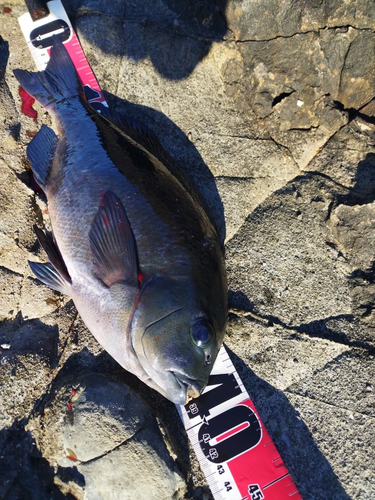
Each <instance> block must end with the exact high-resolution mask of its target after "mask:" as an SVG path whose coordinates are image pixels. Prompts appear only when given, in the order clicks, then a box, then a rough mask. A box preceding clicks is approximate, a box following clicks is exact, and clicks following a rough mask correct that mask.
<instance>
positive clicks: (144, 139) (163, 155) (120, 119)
mask: <svg viewBox="0 0 375 500" xmlns="http://www.w3.org/2000/svg"><path fill="white" fill-rule="evenodd" d="M100 115H101V116H103V117H104V118H105V119H106V120H107V121H109V122H110V123H111V124H112V125H114V126H115V127H117V128H118V129H120V130H121V131H123V132H125V134H126V135H127V136H129V137H130V138H131V139H133V140H134V141H135V142H137V143H138V144H139V145H140V146H143V147H144V148H145V149H147V151H149V153H151V154H152V155H153V156H155V157H156V158H157V159H158V160H159V161H160V162H161V163H163V165H165V167H166V168H167V169H168V170H169V171H170V173H171V174H172V175H173V176H174V177H176V179H177V180H178V181H179V182H180V183H181V184H182V186H183V187H184V188H185V189H186V191H187V192H188V193H189V194H190V195H191V196H192V197H193V198H194V200H195V201H196V202H197V203H199V204H200V205H201V207H202V208H203V209H204V210H205V212H206V213H207V215H208V217H209V218H210V220H211V222H212V224H213V225H214V226H215V227H216V229H217V224H216V221H215V218H214V216H213V214H212V212H211V210H210V208H209V207H208V206H207V204H206V202H205V201H204V199H203V197H202V195H201V193H200V191H199V189H198V188H197V186H195V184H194V183H193V182H192V181H191V179H190V178H189V177H188V175H187V174H186V173H185V172H184V170H183V169H182V168H181V167H179V166H178V165H177V164H176V162H175V161H174V160H173V159H172V158H171V157H170V156H169V154H168V153H167V152H166V151H165V149H164V148H163V146H162V145H161V144H160V142H159V139H158V138H157V137H156V135H155V134H153V133H152V132H151V131H150V130H149V129H148V128H147V127H146V126H145V125H144V124H141V123H140V122H138V121H137V120H135V119H131V118H129V117H127V116H124V115H120V114H119V113H117V112H116V111H112V110H109V109H108V108H105V109H103V110H101V112H100ZM217 231H218V229H217ZM218 234H219V231H218Z"/></svg>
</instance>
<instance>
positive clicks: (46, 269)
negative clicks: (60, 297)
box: [28, 261, 69, 295]
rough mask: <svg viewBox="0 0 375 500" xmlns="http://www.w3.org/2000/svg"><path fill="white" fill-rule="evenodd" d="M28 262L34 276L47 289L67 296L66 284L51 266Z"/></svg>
mask: <svg viewBox="0 0 375 500" xmlns="http://www.w3.org/2000/svg"><path fill="white" fill-rule="evenodd" d="M28 262H29V266H30V268H31V270H32V272H33V273H34V274H35V276H36V277H37V278H38V279H39V281H41V282H42V283H44V284H45V285H47V286H48V287H49V288H52V289H53V290H56V291H57V292H61V293H64V294H65V295H69V289H68V283H67V282H66V281H65V279H64V278H63V277H62V276H61V274H60V273H59V272H58V271H57V270H56V269H55V268H54V267H53V265H52V264H50V263H46V264H41V263H40V262H30V261H28Z"/></svg>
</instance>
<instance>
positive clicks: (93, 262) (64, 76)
mask: <svg viewBox="0 0 375 500" xmlns="http://www.w3.org/2000/svg"><path fill="white" fill-rule="evenodd" d="M14 74H15V76H16V78H17V80H18V82H19V83H20V85H21V86H22V87H23V88H24V89H25V90H26V92H27V93H28V94H29V95H31V96H32V97H33V98H35V99H36V100H37V101H38V102H39V103H40V104H41V105H42V106H43V107H44V108H45V109H46V110H47V111H48V112H49V114H50V115H51V117H52V119H53V124H54V125H53V128H50V127H47V126H46V125H44V124H43V125H42V126H41V128H40V130H39V131H38V133H37V134H36V136H35V137H34V138H33V140H32V141H31V142H30V143H29V144H28V146H27V150H26V154H27V157H28V159H29V161H30V163H31V167H32V170H33V174H34V177H35V180H36V181H37V183H38V184H39V185H40V187H41V188H42V190H43V191H44V193H45V196H46V198H47V204H48V213H49V217H50V222H51V227H52V232H51V233H50V232H47V231H45V230H43V229H41V228H39V227H37V226H35V232H36V235H37V237H38V240H39V242H40V244H41V246H42V247H43V248H44V250H45V252H46V254H47V257H48V262H45V263H41V262H29V265H30V267H31V270H32V271H33V273H34V274H35V275H36V277H37V278H38V279H39V280H40V281H41V282H43V283H44V284H45V285H47V286H49V287H50V288H52V289H54V290H56V291H58V292H61V293H63V294H66V295H68V296H70V297H71V298H72V299H73V302H74V304H75V307H76V309H77V311H78V313H79V314H80V316H81V318H82V320H83V321H84V323H85V324H86V326H87V327H88V329H89V330H90V331H91V333H92V334H93V335H94V337H95V338H96V340H97V341H98V342H99V344H101V346H102V347H103V348H104V349H105V350H106V351H107V352H108V353H109V354H110V355H111V356H112V357H113V358H114V359H115V360H116V361H117V362H118V363H119V364H120V365H121V366H122V367H123V368H124V369H126V370H127V371H129V372H131V373H133V374H134V375H136V376H137V377H138V378H139V379H140V380H142V381H143V382H144V383H145V384H147V385H148V386H149V387H151V388H153V389H155V390H156V391H158V392H159V393H160V394H162V395H163V396H165V397H166V398H167V399H169V400H170V401H172V402H173V403H175V404H179V405H183V404H186V403H187V401H188V400H189V399H190V398H196V397H198V396H199V395H200V394H201V393H202V391H203V390H204V388H205V387H206V385H207V382H208V378H209V375H210V372H211V370H212V367H213V364H214V362H215V359H216V357H217V355H218V352H219V349H220V347H221V345H222V343H223V339H224V334H225V329H226V324H227V316H228V305H227V278H226V272H225V259H224V252H223V245H222V243H221V239H220V233H219V230H218V227H217V224H216V223H215V219H214V217H212V215H211V213H210V210H209V209H208V208H207V206H206V204H205V202H204V201H203V198H202V196H201V195H200V193H199V190H198V188H197V187H196V186H195V185H194V184H193V183H192V181H191V180H190V179H189V178H188V176H187V175H186V173H185V172H184V171H183V169H182V168H181V167H179V166H178V165H177V164H176V163H175V162H174V161H173V160H172V159H171V157H170V156H169V155H168V154H167V153H166V151H165V150H164V148H163V147H162V146H161V144H160V141H159V140H158V139H157V138H156V136H155V135H154V134H153V133H152V132H150V131H149V130H148V128H147V126H145V125H141V124H140V123H139V122H138V121H136V120H134V119H133V118H132V119H130V118H128V117H126V116H122V115H120V114H118V113H117V112H116V111H113V110H109V109H108V108H107V109H101V112H100V113H99V112H97V111H95V110H94V109H93V108H92V107H91V106H90V105H89V104H88V103H87V101H86V100H85V97H84V93H83V90H82V87H81V85H80V83H79V80H78V77H77V73H76V70H75V68H74V65H73V63H72V61H71V59H70V56H69V54H68V52H67V50H66V48H65V47H64V45H63V43H62V42H61V41H60V40H59V38H58V37H56V36H55V37H54V38H53V46H52V48H51V52H50V60H49V62H48V65H47V66H46V69H45V70H44V71H41V72H29V71H26V70H23V69H17V70H14ZM54 129H55V130H56V133H55V131H54Z"/></svg>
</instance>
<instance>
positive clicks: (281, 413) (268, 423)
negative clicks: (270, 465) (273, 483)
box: [227, 348, 350, 500]
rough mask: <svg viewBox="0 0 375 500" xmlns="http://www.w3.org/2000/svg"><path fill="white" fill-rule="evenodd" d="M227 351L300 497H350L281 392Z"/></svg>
mask: <svg viewBox="0 0 375 500" xmlns="http://www.w3.org/2000/svg"><path fill="white" fill-rule="evenodd" d="M227 350H228V352H229V354H230V357H231V359H232V361H233V364H234V366H235V368H236V370H237V371H238V373H239V375H240V377H241V379H242V381H243V383H244V385H245V387H246V390H247V391H248V393H249V395H250V397H251V399H252V400H253V402H254V405H255V407H256V409H257V411H258V413H259V415H260V417H261V419H262V421H263V422H264V424H265V427H266V429H267V431H268V433H269V434H270V436H271V438H272V440H273V442H274V444H275V445H276V448H277V450H278V451H279V453H280V455H281V458H282V459H283V461H284V463H285V465H286V467H287V468H288V470H289V472H290V474H291V476H292V479H293V480H294V482H295V484H296V486H297V488H298V490H299V492H300V494H301V496H302V498H303V499H304V500H317V499H319V498H321V499H323V498H330V499H332V500H334V499H336V500H350V497H349V495H348V494H347V493H346V492H345V490H344V489H343V487H342V486H341V484H340V482H339V480H338V478H337V476H336V475H335V473H334V471H333V470H332V468H331V466H330V464H329V462H328V461H327V459H326V458H325V457H324V456H323V455H322V453H321V452H320V451H319V449H318V447H317V445H316V443H315V441H314V438H313V436H312V435H311V432H310V431H309V429H308V428H307V426H306V425H305V424H304V423H303V421H302V420H301V418H300V416H299V414H298V412H297V411H296V410H295V409H294V408H293V406H292V405H291V404H290V403H289V401H288V399H287V398H286V397H285V396H284V394H283V393H282V392H281V391H278V390H277V389H275V388H274V387H272V386H271V385H270V384H268V383H267V382H265V381H264V380H262V379H260V378H259V377H257V376H256V375H255V373H254V372H253V371H252V370H250V369H249V368H248V366H247V365H246V364H245V363H244V362H243V361H242V359H240V358H239V357H238V356H237V355H236V354H234V353H233V352H232V351H230V350H229V349H228V348H227Z"/></svg>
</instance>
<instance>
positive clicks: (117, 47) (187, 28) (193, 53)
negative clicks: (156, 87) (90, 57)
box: [69, 0, 227, 80]
mask: <svg viewBox="0 0 375 500" xmlns="http://www.w3.org/2000/svg"><path fill="white" fill-rule="evenodd" d="M70 4H71V10H70V11H69V14H70V16H71V18H72V19H74V18H75V25H76V26H75V27H76V29H77V31H78V33H81V34H82V35H83V36H84V37H85V38H86V39H87V40H89V41H90V43H91V44H93V45H96V46H97V47H98V48H99V49H100V50H102V51H103V52H106V53H109V54H113V55H117V56H123V55H126V56H127V57H130V58H132V59H133V60H134V61H140V60H142V59H145V58H146V57H148V58H149V59H150V60H151V62H152V64H153V65H154V67H155V68H156V70H157V71H158V72H159V73H160V74H161V75H162V76H164V77H165V78H168V79H171V80H178V79H183V78H186V77H188V76H189V75H190V74H191V72H192V71H193V70H194V68H195V67H196V66H197V64H198V63H199V62H200V61H201V60H202V59H203V58H204V57H205V56H206V55H207V54H208V52H209V50H210V48H211V45H212V43H213V42H214V41H221V40H222V39H223V37H224V35H225V33H226V31H227V26H226V19H225V8H226V4H227V0H216V1H215V0H203V1H198V0H161V1H159V2H144V1H142V0H135V1H133V2H125V1H124V0H115V1H113V2H105V1H103V0H99V1H97V0H83V1H82V0H72V1H71V2H70Z"/></svg>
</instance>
